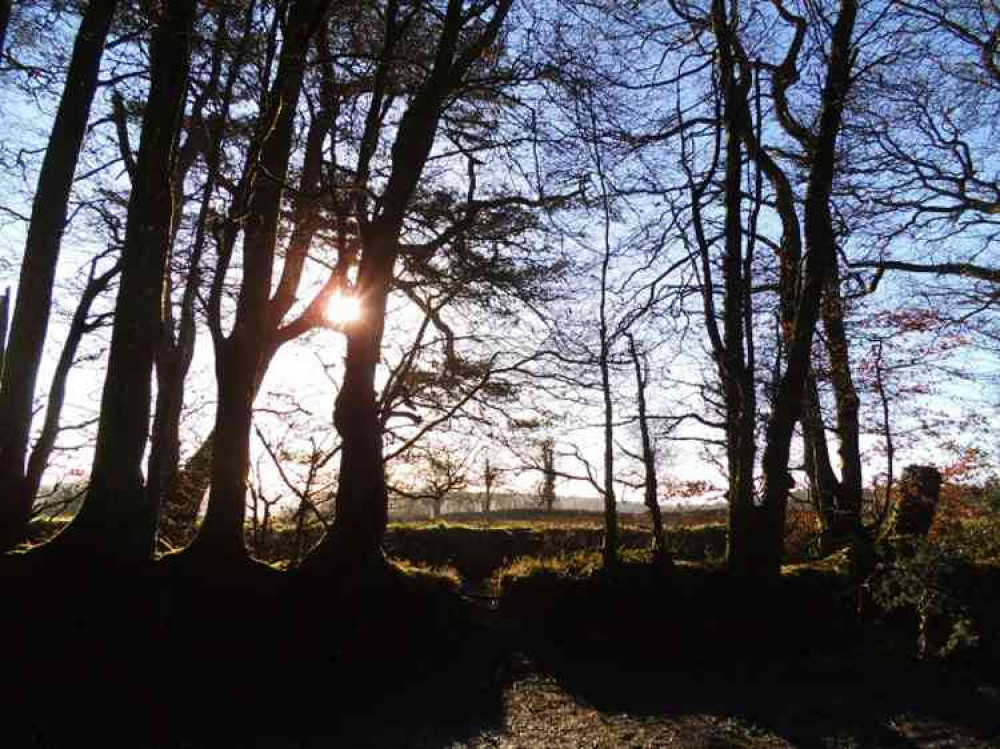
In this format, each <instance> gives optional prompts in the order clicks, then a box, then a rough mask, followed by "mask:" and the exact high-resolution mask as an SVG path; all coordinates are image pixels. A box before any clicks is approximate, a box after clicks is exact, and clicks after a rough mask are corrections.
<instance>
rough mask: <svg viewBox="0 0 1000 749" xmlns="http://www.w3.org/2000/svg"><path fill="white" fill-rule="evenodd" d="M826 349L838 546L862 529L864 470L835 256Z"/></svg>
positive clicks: (825, 311)
mask: <svg viewBox="0 0 1000 749" xmlns="http://www.w3.org/2000/svg"><path fill="white" fill-rule="evenodd" d="M822 316H823V329H824V331H825V332H826V348H827V352H828V353H829V356H830V368H831V372H830V379H831V381H832V383H833V394H834V399H835V400H836V404H837V440H838V442H839V448H838V453H839V456H840V484H839V487H838V488H839V491H838V492H837V502H836V507H835V510H834V516H833V518H832V520H833V524H832V527H831V533H832V536H833V538H832V539H831V542H832V543H833V545H834V546H837V545H839V544H841V543H844V542H846V541H849V540H850V539H851V537H852V536H853V535H854V534H855V533H857V531H858V530H859V529H860V528H861V504H862V500H863V496H862V491H863V477H862V471H861V443H860V432H861V428H860V425H859V422H858V413H859V411H860V408H861V399H860V398H859V397H858V391H857V388H856V387H855V386H854V376H853V375H852V373H851V357H850V350H849V343H848V340H847V331H846V328H845V326H844V300H843V296H842V294H841V291H840V276H839V273H838V270H837V261H836V253H835V254H834V260H833V265H832V267H831V274H830V278H829V280H828V281H827V284H826V290H825V292H824V296H823V306H822Z"/></svg>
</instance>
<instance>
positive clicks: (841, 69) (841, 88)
mask: <svg viewBox="0 0 1000 749" xmlns="http://www.w3.org/2000/svg"><path fill="white" fill-rule="evenodd" d="M856 16H857V2H856V0H841V3H840V12H839V13H838V16H837V21H836V23H835V24H834V28H833V36H832V42H831V48H830V57H829V62H828V65H827V73H826V81H825V83H824V87H823V95H822V107H821V111H820V121H819V131H818V133H817V135H816V138H815V142H814V144H813V147H812V149H811V151H812V153H811V156H812V158H811V162H810V171H809V179H808V186H807V189H806V200H805V221H804V233H805V240H806V241H805V244H806V248H807V252H806V261H805V267H804V270H803V278H802V284H801V293H800V294H799V295H798V299H797V303H796V307H795V323H794V326H793V328H792V331H791V335H790V338H789V347H788V358H787V363H786V367H785V371H784V373H783V374H782V376H781V379H780V381H779V383H778V386H777V394H776V397H775V401H774V406H773V408H772V410H771V416H770V418H769V419H768V424H767V429H766V438H767V442H766V447H765V448H764V455H763V459H762V467H763V474H764V490H763V505H762V508H761V509H762V511H763V519H764V527H763V529H762V538H761V546H760V548H761V551H762V552H763V554H762V556H761V557H760V558H759V560H758V561H759V565H757V568H756V569H755V570H754V571H755V572H758V573H760V574H764V575H769V576H771V575H778V574H780V571H781V559H782V556H783V554H784V533H785V513H786V510H787V506H788V494H789V491H790V490H791V487H792V478H791V475H790V474H789V472H788V461H789V453H790V450H791V441H792V435H793V433H794V429H795V423H796V421H798V419H799V416H800V414H801V410H802V401H803V394H804V392H805V384H806V378H807V376H808V373H809V367H810V358H811V350H812V340H813V334H814V332H815V329H816V321H817V319H818V317H819V306H820V300H821V298H822V295H823V290H824V288H825V286H826V283H827V279H828V277H829V274H830V270H831V268H832V266H833V263H834V262H835V260H836V251H837V250H836V241H835V238H834V230H833V220H832V217H831V213H830V200H831V193H832V189H833V178H834V174H835V168H836V167H835V154H836V145H837V136H838V134H839V132H840V127H841V123H842V120H843V112H844V103H845V100H846V97H847V92H848V88H849V86H850V77H851V75H850V74H851V37H852V35H853V32H854V21H855V18H856Z"/></svg>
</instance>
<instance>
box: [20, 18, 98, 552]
mask: <svg viewBox="0 0 1000 749" xmlns="http://www.w3.org/2000/svg"><path fill="white" fill-rule="evenodd" d="M116 4H117V2H116V0H92V2H90V3H89V4H88V5H87V10H86V11H85V12H84V15H83V19H82V21H81V24H80V29H79V31H78V33H77V35H76V41H75V42H74V45H73V53H72V56H71V58H70V64H69V70H68V71H67V75H66V84H65V86H64V88H63V93H62V98H61V100H60V102H59V109H58V110H57V112H56V116H55V120H54V121H53V124H52V132H51V134H50V136H49V142H48V146H47V147H46V149H45V158H44V160H43V161H42V168H41V171H40V172H39V175H38V185H37V187H36V190H35V199H34V202H33V204H32V207H31V220H30V223H29V224H28V236H27V240H26V242H25V246H24V258H23V259H22V261H21V274H20V277H19V279H18V286H17V300H16V302H15V306H14V316H13V319H12V321H11V331H10V341H9V343H8V346H7V352H6V357H5V366H4V368H3V380H2V385H0V550H3V549H8V548H10V547H11V545H12V544H13V543H17V541H18V540H19V539H20V538H21V536H22V534H23V531H24V528H25V526H26V525H27V522H28V519H29V518H30V515H31V505H32V503H33V502H34V494H32V493H31V492H30V489H29V486H28V483H27V481H26V476H25V465H24V464H25V456H26V454H27V450H28V440H29V437H30V434H31V420H32V401H33V399H34V395H35V381H36V378H37V376H38V367H39V363H40V362H41V359H42V350H43V348H44V345H45V336H46V333H47V332H48V324H49V313H50V310H51V307H52V288H53V284H54V282H55V274H56V266H57V264H58V262H59V250H60V247H61V245H62V235H63V230H64V228H65V225H66V212H67V206H68V205H69V198H70V193H71V191H72V187H73V175H74V173H75V171H76V165H77V161H78V159H79V155H80V148H81V146H82V145H83V138H84V134H85V133H86V129H87V119H88V117H89V115H90V107H91V104H92V103H93V100H94V94H95V92H96V90H97V78H98V72H99V71H100V66H101V58H102V56H103V54H104V43H105V40H106V38H107V35H108V30H109V29H110V27H111V21H112V18H113V16H114V12H115V6H116ZM9 16H10V4H9V3H7V2H4V3H3V7H2V10H0V49H2V43H3V35H4V34H5V32H6V28H7V22H8V20H9Z"/></svg>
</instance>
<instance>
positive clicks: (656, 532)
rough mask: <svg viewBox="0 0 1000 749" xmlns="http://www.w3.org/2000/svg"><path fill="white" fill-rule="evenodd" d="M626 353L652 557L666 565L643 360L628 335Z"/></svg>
mask: <svg viewBox="0 0 1000 749" xmlns="http://www.w3.org/2000/svg"><path fill="white" fill-rule="evenodd" d="M627 336H628V347H629V353H630V354H631V355H632V364H633V365H634V366H635V388H636V401H637V403H638V406H639V435H640V437H641V439H642V465H643V468H644V470H645V480H644V482H643V488H644V492H643V499H644V500H645V503H646V508H647V509H648V510H649V517H650V519H651V520H652V521H653V555H654V558H655V560H656V562H657V563H658V564H661V565H662V564H667V563H669V556H668V555H667V545H666V541H665V540H664V537H663V515H662V513H661V512H660V502H659V498H658V496H657V495H658V493H659V492H658V483H657V476H656V453H655V452H654V451H653V438H652V435H651V434H650V431H649V418H648V416H647V415H646V382H647V377H646V374H645V373H644V372H643V366H642V357H641V356H640V355H639V350H638V349H637V348H636V345H635V337H634V336H633V335H632V334H631V333H628V334H627Z"/></svg>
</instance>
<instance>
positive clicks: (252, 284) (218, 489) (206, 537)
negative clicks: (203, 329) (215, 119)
mask: <svg viewBox="0 0 1000 749" xmlns="http://www.w3.org/2000/svg"><path fill="white" fill-rule="evenodd" d="M329 4H330V0H295V2H293V4H292V5H291V8H290V9H289V15H288V20H287V23H286V26H285V31H284V43H283V45H282V48H281V52H280V56H279V61H278V70H277V73H276V77H275V83H274V89H273V95H272V97H271V100H272V106H271V108H269V110H268V111H267V112H266V113H264V115H263V116H262V118H261V121H260V126H259V130H258V134H257V136H256V137H257V138H259V139H262V140H263V142H262V143H260V151H259V152H260V161H259V164H252V165H250V168H251V169H253V170H254V173H253V189H252V193H251V196H250V200H249V203H248V206H247V211H246V216H247V219H246V224H245V226H244V234H243V261H244V268H243V281H242V284H241V287H240V296H239V300H238V302H237V307H236V319H235V322H234V324H233V330H232V333H231V334H230V335H229V337H228V338H225V339H222V340H219V341H217V345H216V379H217V382H218V389H219V400H218V408H217V410H216V418H215V432H214V434H215V445H214V454H215V456H216V459H215V460H213V462H212V484H211V489H210V492H209V500H208V511H207V512H206V514H205V520H204V522H203V523H202V526H201V528H200V529H199V531H198V535H197V537H196V538H195V540H194V542H193V543H192V545H191V551H192V552H194V553H209V554H217V555H221V556H226V557H229V558H241V557H243V556H245V554H246V549H245V544H244V539H243V522H244V517H245V514H246V481H247V476H248V475H249V470H250V429H251V425H252V421H253V400H254V396H255V394H256V383H257V372H258V370H259V368H260V365H261V361H262V359H263V353H264V347H265V340H264V339H265V337H266V332H267V324H268V319H269V317H268V311H269V310H268V301H269V298H270V293H271V276H272V272H273V269H274V256H275V246H276V243H277V238H278V222H279V219H280V213H281V203H282V197H283V195H284V186H285V179H286V176H287V173H288V164H289V159H290V155H291V149H292V139H293V136H294V130H295V113H296V110H297V108H298V102H299V97H300V94H301V90H302V81H303V78H304V75H305V68H306V54H307V51H308V49H309V43H310V39H311V38H312V36H313V35H314V33H315V32H316V30H317V29H318V28H319V25H320V22H321V21H322V17H323V15H324V14H325V12H326V8H327V7H328V6H329ZM222 456H225V458H224V459H221V458H222Z"/></svg>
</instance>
